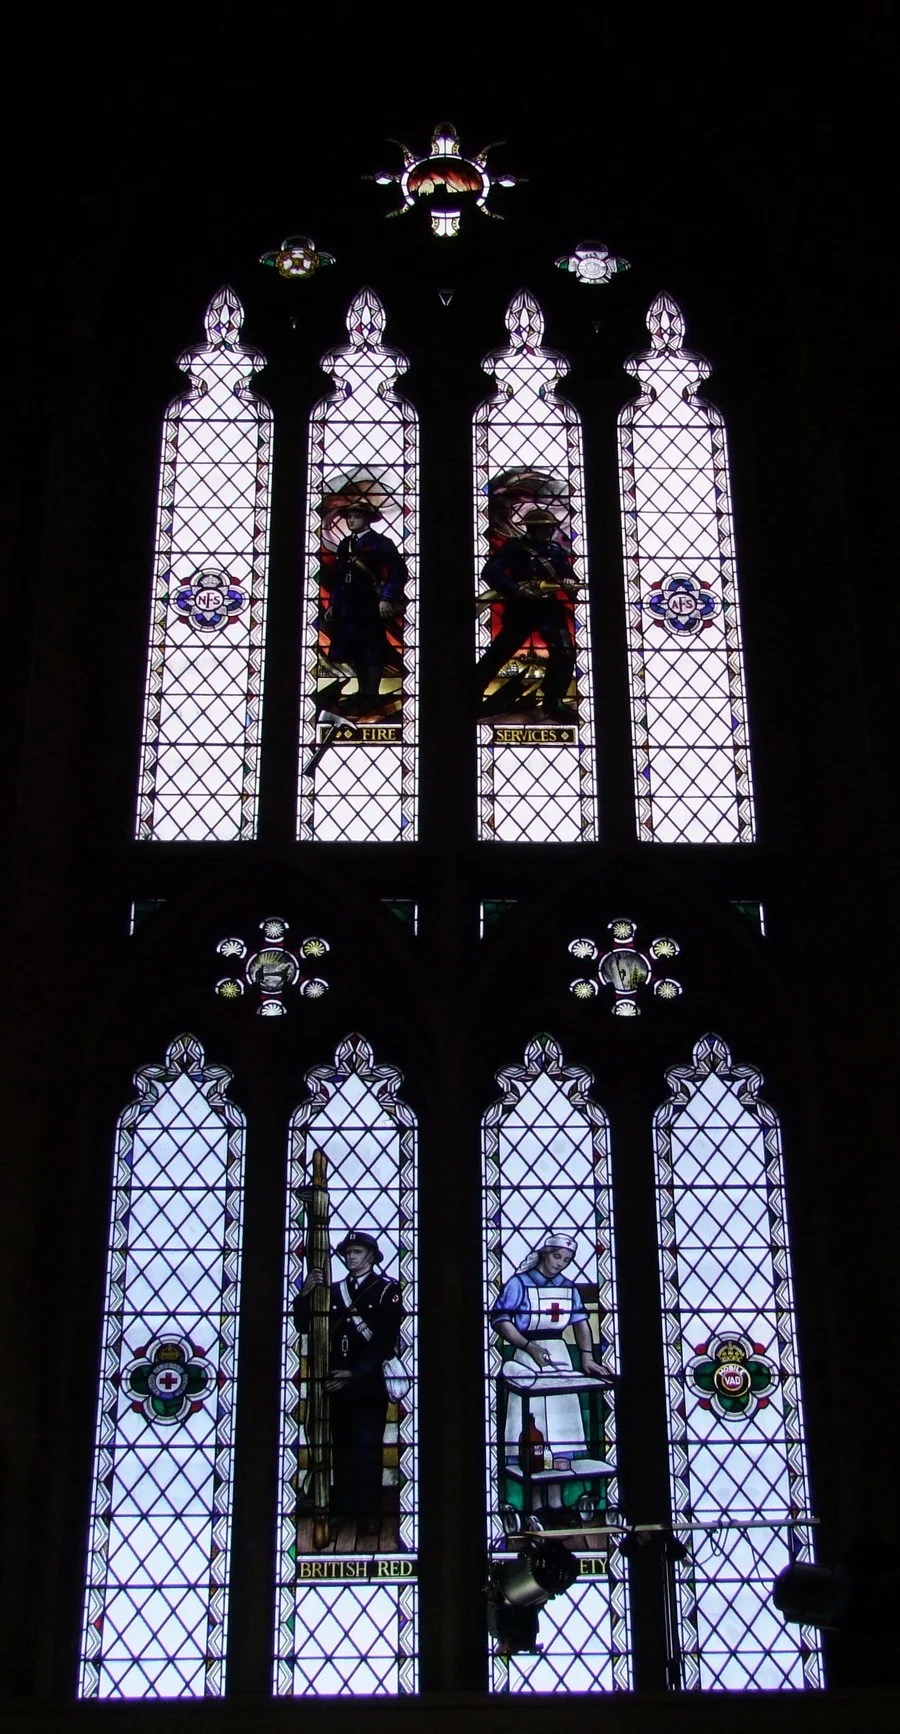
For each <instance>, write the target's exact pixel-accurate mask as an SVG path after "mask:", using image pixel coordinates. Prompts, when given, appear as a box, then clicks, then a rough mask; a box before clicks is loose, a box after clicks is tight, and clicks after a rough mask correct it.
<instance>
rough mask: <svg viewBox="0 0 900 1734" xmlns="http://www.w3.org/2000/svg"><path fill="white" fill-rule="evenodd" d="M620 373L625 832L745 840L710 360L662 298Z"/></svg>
mask: <svg viewBox="0 0 900 1734" xmlns="http://www.w3.org/2000/svg"><path fill="white" fill-rule="evenodd" d="M647 328H648V330H649V332H650V348H649V349H648V350H646V351H645V352H644V353H643V354H641V355H635V356H632V358H631V360H630V361H629V362H627V364H626V366H627V370H628V372H629V373H631V374H634V375H635V377H636V378H637V379H638V380H639V382H640V386H641V394H640V396H639V397H637V398H635V399H634V401H633V402H632V403H629V404H627V405H626V407H625V408H624V409H623V410H622V413H621V415H620V417H619V450H620V457H619V466H620V469H619V473H620V483H621V495H622V528H623V538H624V545H625V588H626V602H627V620H628V673H629V680H630V684H631V711H632V718H631V720H632V748H633V753H634V775H635V803H636V810H637V819H638V835H639V837H640V839H641V841H642V842H656V843H752V841H753V839H754V836H755V829H756V824H755V814H754V802H753V786H752V780H751V771H750V744H749V738H748V732H747V698H746V690H745V677H744V661H743V654H744V653H743V648H742V643H741V622H740V612H739V605H738V590H737V575H736V570H735V554H734V527H733V521H732V511H731V483H730V476H729V468H728V451H727V446H726V440H725V426H724V423H723V420H722V417H721V415H720V413H719V411H718V410H717V409H716V408H715V407H714V406H713V405H712V404H710V403H707V402H706V400H705V399H704V398H702V397H700V396H698V393H697V387H698V386H699V385H700V384H701V383H702V381H703V380H704V379H706V378H707V377H708V375H709V371H710V368H709V363H708V362H707V361H705V360H704V359H703V357H702V356H700V355H694V354H693V353H692V352H691V351H690V350H688V349H685V348H684V343H683V339H684V319H683V317H682V314H681V311H680V309H679V308H678V307H677V306H676V304H675V302H674V301H673V300H672V299H671V297H670V296H668V295H659V296H657V298H656V300H655V301H654V302H653V305H652V306H651V308H650V311H649V313H648V315H647Z"/></svg>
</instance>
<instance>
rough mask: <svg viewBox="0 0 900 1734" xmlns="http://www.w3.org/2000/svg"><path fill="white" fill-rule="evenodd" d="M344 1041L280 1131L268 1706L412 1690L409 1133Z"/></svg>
mask: <svg viewBox="0 0 900 1734" xmlns="http://www.w3.org/2000/svg"><path fill="white" fill-rule="evenodd" d="M400 1082H401V1078H400V1073H399V1072H398V1071H396V1070H395V1068H394V1067H392V1066H386V1065H381V1064H376V1062H375V1057H374V1054H373V1052H372V1049H371V1047H370V1046H369V1045H368V1043H367V1042H366V1041H365V1040H364V1039H363V1038H362V1037H361V1036H358V1035H353V1036H348V1037H347V1039H346V1040H345V1041H343V1042H341V1043H340V1045H339V1047H338V1049H337V1052H336V1054H335V1058H334V1063H333V1064H332V1065H328V1066H317V1067H314V1068H313V1069H312V1070H311V1071H310V1072H308V1073H307V1075H306V1085H307V1090H308V1096H307V1099H306V1100H305V1101H303V1102H302V1103H301V1104H300V1106H299V1107H298V1109H297V1111H296V1113H295V1114H294V1116H293V1119H292V1122H291V1128H290V1146H289V1155H288V1162H289V1174H288V1203H287V1230H286V1236H287V1259H286V1280H285V1336H284V1358H283V1398H282V1437H281V1468H280V1486H281V1491H280V1517H279V1538H278V1550H277V1562H276V1571H277V1586H278V1587H277V1592H276V1593H277V1622H276V1623H277V1661H276V1671H275V1692H276V1694H277V1695H278V1696H282V1697H292V1696H301V1695H303V1694H309V1695H312V1696H319V1695H326V1696H327V1695H334V1694H346V1693H353V1694H360V1695H367V1694H370V1693H406V1692H414V1691H415V1690H416V1684H417V1669H418V1663H417V1636H416V1632H417V1614H418V1581H417V1560H416V1549H417V1545H418V1506H417V1446H416V1287H415V1255H416V1216H415V1204H416V1195H415V1185H416V1127H415V1120H414V1117H413V1114H412V1112H411V1110H410V1109H409V1108H408V1107H407V1106H406V1105H405V1103H403V1102H402V1101H401V1100H400V1099H399V1097H398V1095H397V1091H398V1088H399V1086H400Z"/></svg>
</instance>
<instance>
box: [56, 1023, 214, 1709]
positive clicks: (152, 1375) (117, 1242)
mask: <svg viewBox="0 0 900 1734" xmlns="http://www.w3.org/2000/svg"><path fill="white" fill-rule="evenodd" d="M135 1082H136V1084H137V1087H138V1091H139V1095H138V1099H137V1100H136V1101H134V1102H132V1103H131V1104H130V1106H129V1107H127V1108H126V1109H125V1111H124V1113H123V1114H122V1115H121V1117H120V1120H119V1124H118V1130H117V1135H116V1148H115V1164H114V1186H113V1209H112V1221H111V1226H110V1234H109V1249H108V1254H107V1260H108V1262H107V1280H106V1304H105V1308H104V1322H103V1348H102V1353H101V1362H100V1364H101V1368H102V1373H101V1382H100V1396H99V1404H98V1413H97V1432H96V1445H95V1454H94V1475H93V1494H92V1501H91V1524H90V1536H89V1545H88V1575H87V1596H86V1601H85V1613H84V1635H83V1640H82V1653H81V1679H80V1688H79V1695H80V1696H81V1697H84V1698H181V1697H187V1698H191V1697H219V1696H221V1694H222V1692H223V1690H224V1678H223V1675H224V1657H225V1640H226V1627H227V1612H228V1592H229V1573H230V1556H231V1509H232V1477H233V1440H234V1427H233V1412H234V1393H235V1380H236V1371H237V1368H236V1359H237V1319H238V1301H239V1288H240V1263H241V1220H242V1197H243V1159H244V1116H243V1114H242V1113H241V1111H240V1109H239V1108H237V1107H235V1105H234V1103H233V1102H231V1101H229V1100H228V1096H227V1090H228V1086H229V1084H230V1082H231V1073H230V1072H229V1071H227V1070H226V1068H225V1067H224V1066H214V1065H209V1064H208V1063H207V1061H206V1059H205V1057H204V1053H203V1049H202V1047H201V1046H200V1043H199V1042H198V1041H197V1040H196V1038H195V1037H194V1036H191V1035H184V1036H180V1037H179V1038H178V1040H177V1041H175V1042H173V1043H172V1045H171V1047H170V1048H169V1050H168V1052H167V1054H166V1058H165V1063H164V1064H163V1065H161V1066H159V1065H153V1066H142V1067H141V1069H140V1070H139V1071H138V1073H137V1075H136V1078H135Z"/></svg>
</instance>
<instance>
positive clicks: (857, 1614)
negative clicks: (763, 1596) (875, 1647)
mask: <svg viewBox="0 0 900 1734" xmlns="http://www.w3.org/2000/svg"><path fill="white" fill-rule="evenodd" d="M772 1600H773V1602H774V1604H775V1606H776V1608H777V1609H778V1611H779V1613H782V1614H783V1615H784V1617H785V1619H786V1620H787V1621H788V1623H789V1624H791V1625H800V1626H818V1627H820V1628H822V1629H823V1630H825V1631H831V1632H849V1633H863V1632H868V1633H871V1634H872V1635H873V1636H874V1635H876V1634H878V1633H881V1634H887V1633H889V1632H890V1633H895V1634H896V1633H897V1632H900V1547H895V1546H891V1545H890V1544H888V1543H887V1542H874V1541H873V1542H865V1541H858V1542H855V1543H854V1545H853V1546H852V1547H850V1548H848V1549H847V1551H846V1553H842V1554H841V1555H840V1557H839V1558H838V1559H836V1560H835V1562H834V1564H833V1565H789V1566H787V1567H786V1568H785V1570H784V1571H783V1572H780V1573H779V1575H778V1577H777V1578H776V1579H775V1584H774V1587H773V1590H772Z"/></svg>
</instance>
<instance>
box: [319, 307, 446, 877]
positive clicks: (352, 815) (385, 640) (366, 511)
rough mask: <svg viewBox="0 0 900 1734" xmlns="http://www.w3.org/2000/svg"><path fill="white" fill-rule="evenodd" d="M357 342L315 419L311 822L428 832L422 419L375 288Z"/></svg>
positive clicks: (391, 836) (327, 830) (356, 310)
mask: <svg viewBox="0 0 900 1734" xmlns="http://www.w3.org/2000/svg"><path fill="white" fill-rule="evenodd" d="M347 330H348V332H349V336H350V341H349V343H347V344H345V345H344V346H343V347H342V348H340V349H333V350H331V351H330V352H329V354H327V355H326V356H324V357H323V360H322V366H323V368H324V369H325V371H326V372H327V373H330V374H331V375H332V376H333V378H334V391H333V392H332V394H331V396H330V397H326V398H323V399H322V400H321V402H320V403H317V404H316V406H315V408H314V410H313V412H312V416H311V418H310V424H309V487H308V500H309V514H308V519H307V540H306V607H305V618H304V628H303V669H302V690H301V700H302V702H301V739H300V790H299V818H298V827H299V828H298V835H299V836H300V837H301V838H303V839H314V840H315V841H317V842H323V843H342V842H352V843H393V842H403V841H406V842H410V841H412V840H413V839H414V838H415V836H416V794H417V782H416V778H417V758H416V755H417V738H418V737H417V716H418V536H419V529H418V494H419V483H418V422H417V418H416V412H415V410H414V409H413V406H412V404H411V403H408V402H407V400H406V398H404V397H401V396H400V395H399V393H398V392H397V391H396V390H395V381H396V379H397V376H398V375H399V374H401V373H403V372H404V371H405V368H406V365H407V363H406V357H405V356H403V355H401V354H400V353H399V351H398V350H396V349H390V348H388V346H387V345H386V344H385V343H384V342H383V333H384V308H383V307H382V305H381V302H380V301H379V300H378V297H377V295H375V294H373V292H372V290H371V289H362V290H361V291H360V293H359V294H358V295H357V296H356V297H355V299H354V300H353V301H352V302H351V305H350V310H349V312H348V315H347Z"/></svg>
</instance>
